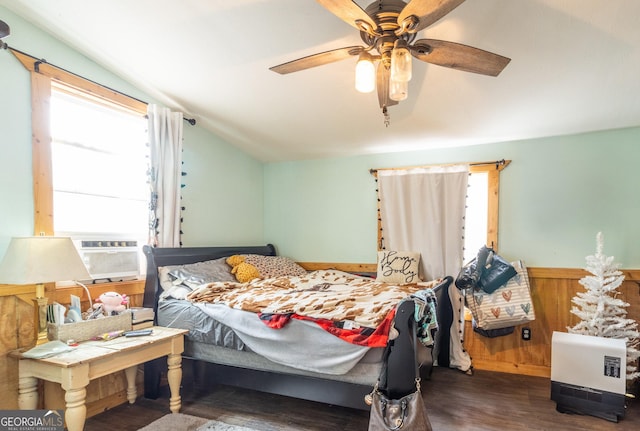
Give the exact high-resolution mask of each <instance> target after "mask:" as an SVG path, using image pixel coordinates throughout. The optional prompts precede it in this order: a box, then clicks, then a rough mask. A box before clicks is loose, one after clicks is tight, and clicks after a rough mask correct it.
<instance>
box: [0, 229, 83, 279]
mask: <svg viewBox="0 0 640 431" xmlns="http://www.w3.org/2000/svg"><path fill="white" fill-rule="evenodd" d="M90 278H91V276H90V275H89V272H88V271H87V268H86V267H85V266H84V263H82V259H81V258H80V255H79V254H78V251H77V250H76V248H75V246H74V245H73V242H72V241H71V238H67V237H54V236H34V237H26V238H12V239H11V242H10V243H9V248H8V249H7V253H6V254H5V255H4V258H3V259H2V262H1V263H0V283H3V284H38V283H50V282H54V281H67V280H87V279H90Z"/></svg>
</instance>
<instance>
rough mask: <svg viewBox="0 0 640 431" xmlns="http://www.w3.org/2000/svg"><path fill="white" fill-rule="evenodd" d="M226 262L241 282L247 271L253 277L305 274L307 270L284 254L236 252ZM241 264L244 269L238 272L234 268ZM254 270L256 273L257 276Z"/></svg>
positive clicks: (243, 280)
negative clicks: (269, 254)
mask: <svg viewBox="0 0 640 431" xmlns="http://www.w3.org/2000/svg"><path fill="white" fill-rule="evenodd" d="M227 263H228V264H229V265H231V266H233V267H234V269H233V270H232V272H234V273H235V274H236V278H237V279H238V281H240V282H242V283H244V282H246V280H245V277H244V275H246V274H249V273H250V274H251V277H253V278H272V277H296V276H303V275H306V274H307V270H305V269H304V268H303V267H301V266H300V265H298V264H297V263H295V262H294V261H293V259H291V258H288V257H285V256H262V255H260V254H237V255H233V256H230V257H229V258H227ZM241 265H242V266H244V267H245V268H246V271H242V272H239V271H238V270H237V269H236V268H238V267H239V266H241ZM256 272H257V273H258V276H257V277H256V275H255V273H256ZM245 273H246V274H245ZM239 275H240V276H239Z"/></svg>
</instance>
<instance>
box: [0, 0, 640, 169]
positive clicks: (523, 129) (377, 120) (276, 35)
mask: <svg viewBox="0 0 640 431" xmlns="http://www.w3.org/2000/svg"><path fill="white" fill-rule="evenodd" d="M356 3H357V4H358V5H360V6H361V7H362V8H365V7H366V6H367V5H368V4H369V3H370V1H364V2H363V1H357V2H356ZM0 5H2V6H4V7H6V8H7V9H9V10H10V11H12V12H14V13H16V14H17V15H19V16H21V17H22V18H24V19H25V20H27V21H29V22H31V23H33V24H34V25H35V26H37V27H39V28H41V29H42V30H44V31H46V32H48V33H50V34H51V35H52V36H53V37H55V38H58V39H60V40H62V41H63V42H65V43H66V44H68V45H70V46H71V47H73V48H75V49H76V50H78V51H79V52H81V53H83V54H85V55H86V56H87V57H89V58H91V59H92V60H94V61H95V62H97V63H99V64H100V65H102V66H103V67H105V68H106V69H108V70H111V71H113V72H114V73H115V74H117V75H119V76H121V77H123V78H124V79H126V80H128V81H129V82H131V83H133V84H134V85H136V86H137V87H139V88H140V89H141V90H143V91H144V92H146V93H147V94H149V95H150V96H151V97H153V98H155V99H157V100H159V101H160V102H161V103H163V104H165V105H167V106H169V107H171V108H174V109H178V110H182V111H183V112H185V115H186V116H188V117H193V118H195V119H196V120H197V121H198V124H199V125H200V126H202V127H205V128H207V129H209V130H211V131H212V132H214V133H215V134H217V135H219V136H220V137H221V138H223V139H224V140H226V141H228V142H229V143H231V144H233V145H236V146H237V147H239V148H241V149H243V150H244V151H246V152H247V153H249V154H251V155H252V156H254V157H256V158H258V159H259V160H263V161H281V160H298V159H308V158H320V157H341V156H349V155H357V154H370V153H379V152H394V151H407V150H418V149H425V148H435V147H448V146H458V145H475V144H483V143H492V142H501V141H512V140H519V139H527V138H537V137H544V136H554V135H565V134H574V133H580V132H589V131H594V130H604V129H614V128H621V127H630V126H638V125H640V79H639V78H638V77H639V76H640V30H638V18H639V17H640V1H637V0H467V1H466V2H464V3H462V4H461V5H460V6H458V7H457V8H456V9H454V10H453V11H452V12H451V13H449V14H447V15H446V16H444V17H443V18H442V19H440V20H439V21H437V22H435V23H434V24H433V25H431V26H429V27H428V28H426V29H425V30H422V31H421V32H420V33H419V35H418V37H419V38H430V39H442V40H448V41H452V42H458V43H462V44H465V45H470V46H474V47H477V48H481V49H483V50H487V51H491V52H494V53H497V54H500V55H503V56H505V57H509V58H510V59H511V62H510V63H509V65H508V66H507V67H506V68H505V69H504V71H503V72H502V73H501V74H500V75H499V76H497V77H489V76H484V75H478V74H474V73H467V72H461V71H458V70H454V69H450V68H445V67H441V66H436V65H432V64H427V63H423V62H419V61H414V62H413V78H412V80H411V82H410V85H409V98H408V99H407V100H405V101H403V102H401V103H400V104H399V105H396V106H393V107H391V108H389V114H390V117H391V122H390V124H389V126H388V127H386V126H385V124H384V121H383V120H384V118H383V115H382V113H381V110H380V107H379V106H378V100H377V97H376V95H375V93H369V94H361V93H358V92H356V91H355V89H354V69H355V63H356V57H353V58H349V59H346V60H342V61H339V62H335V63H331V64H327V65H323V66H320V67H315V68H312V69H308V70H303V71H299V72H296V73H292V74H288V75H279V74H277V73H274V72H273V71H270V70H269V67H271V66H274V65H278V64H281V63H284V62H287V61H290V60H293V59H297V58H300V57H304V56H307V55H311V54H315V53H318V52H321V51H327V50H332V49H336V48H342V47H345V46H352V45H362V44H363V42H362V40H361V39H360V36H359V33H358V31H357V30H356V29H355V28H353V27H352V26H349V25H348V24H346V23H345V22H344V21H342V20H340V19H339V18H337V17H336V16H335V15H333V14H332V13H330V12H329V11H328V10H326V9H325V8H323V7H322V6H321V5H320V4H319V3H317V2H316V1H313V0H233V1H220V0H180V1H178V0H171V1H169V0H136V1H131V0H95V1H86V0H56V1H50V0H0ZM0 19H3V20H6V19H5V18H3V17H2V16H0ZM8 24H9V25H11V22H8ZM22 38H24V36H22ZM20 39H21V35H19V34H16V33H15V31H13V32H12V35H11V36H9V37H8V38H7V39H5V42H7V43H8V44H9V46H15V48H18V49H21V46H20V43H19V41H20ZM30 54H34V55H37V56H42V57H44V58H48V57H47V53H46V52H30ZM51 61H52V62H53V63H55V61H53V60H51ZM60 66H63V67H64V66H66V65H62V64H60Z"/></svg>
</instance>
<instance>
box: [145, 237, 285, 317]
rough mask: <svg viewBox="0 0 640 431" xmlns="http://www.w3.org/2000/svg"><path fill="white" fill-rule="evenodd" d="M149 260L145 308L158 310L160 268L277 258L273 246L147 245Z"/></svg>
mask: <svg viewBox="0 0 640 431" xmlns="http://www.w3.org/2000/svg"><path fill="white" fill-rule="evenodd" d="M142 251H143V252H144V255H145V257H146V258H147V279H146V282H145V285H144V300H143V305H144V306H145V307H152V308H153V309H154V310H156V309H157V308H158V297H159V296H160V292H161V290H160V280H159V279H158V268H159V267H162V266H169V265H185V264H188V263H196V262H204V261H207V260H213V259H218V258H220V257H227V256H233V255H234V254H262V255H265V256H275V255H276V248H275V246H274V245H273V244H267V245H259V246H232V247H181V248H178V247H177V248H172V247H151V246H149V245H145V246H144V247H143V248H142Z"/></svg>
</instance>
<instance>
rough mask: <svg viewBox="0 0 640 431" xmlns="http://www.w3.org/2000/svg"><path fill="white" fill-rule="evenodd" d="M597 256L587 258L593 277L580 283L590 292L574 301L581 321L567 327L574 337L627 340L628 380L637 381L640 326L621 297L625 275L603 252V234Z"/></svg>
mask: <svg viewBox="0 0 640 431" xmlns="http://www.w3.org/2000/svg"><path fill="white" fill-rule="evenodd" d="M596 241H597V248H596V254H595V255H593V256H587V257H586V261H587V267H586V268H585V269H586V270H587V271H588V272H590V273H591V274H592V275H587V276H585V277H583V278H582V279H581V280H580V284H581V285H583V286H584V287H585V289H586V292H577V293H576V296H574V297H573V299H572V300H571V302H573V303H574V304H575V305H574V306H573V307H571V313H573V314H575V315H576V316H578V317H579V318H580V319H581V322H579V323H578V324H577V325H575V326H573V327H570V328H567V329H568V330H569V332H570V333H572V334H582V335H592V336H596V337H607V338H616V339H623V340H625V341H626V343H627V379H628V380H635V379H636V378H638V377H640V372H638V371H637V366H636V365H634V364H636V362H635V361H636V360H638V358H639V357H640V350H638V348H639V347H640V332H638V329H637V328H638V323H637V322H636V321H635V320H633V319H628V318H627V310H626V308H627V307H628V306H629V304H628V303H626V302H624V301H623V300H621V299H620V298H618V295H620V292H619V291H618V290H617V289H618V287H620V285H621V284H622V282H623V281H624V275H623V274H622V272H621V271H619V269H618V268H619V265H618V264H614V263H613V256H605V255H604V254H603V253H602V248H603V240H602V232H598V235H597V236H596Z"/></svg>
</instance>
